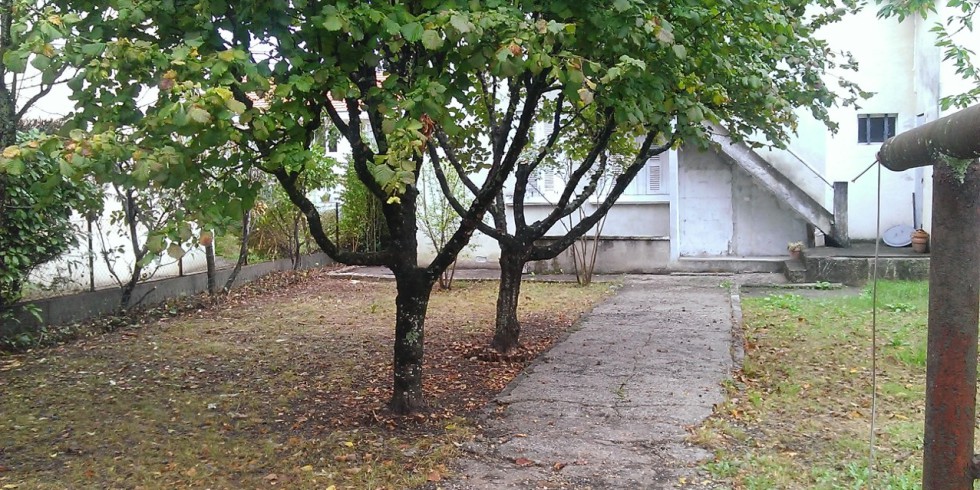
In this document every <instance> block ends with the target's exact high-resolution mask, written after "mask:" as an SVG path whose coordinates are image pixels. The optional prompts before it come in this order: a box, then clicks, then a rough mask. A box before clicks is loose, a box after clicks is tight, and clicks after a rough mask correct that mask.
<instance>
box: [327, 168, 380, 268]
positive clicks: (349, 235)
mask: <svg viewBox="0 0 980 490" xmlns="http://www.w3.org/2000/svg"><path fill="white" fill-rule="evenodd" d="M343 185H344V188H343V191H342V192H341V194H340V200H341V204H340V224H339V228H340V229H339V235H340V237H339V238H340V240H339V242H340V243H338V244H337V246H338V247H341V248H345V249H347V250H353V251H357V252H365V251H374V250H378V249H379V248H381V244H382V243H384V242H385V241H386V240H387V239H388V236H389V234H388V226H387V225H386V224H385V220H384V215H382V213H381V201H380V200H379V199H378V198H377V197H376V196H375V195H374V194H371V191H369V190H368V189H367V187H366V186H365V185H364V183H363V182H361V179H359V178H358V177H357V172H356V171H355V170H354V165H353V163H352V162H348V163H347V167H346V169H345V171H344V175H343Z"/></svg>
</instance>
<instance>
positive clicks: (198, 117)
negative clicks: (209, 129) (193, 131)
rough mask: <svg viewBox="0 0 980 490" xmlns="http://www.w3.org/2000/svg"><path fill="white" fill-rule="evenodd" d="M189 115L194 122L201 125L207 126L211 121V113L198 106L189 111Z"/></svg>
mask: <svg viewBox="0 0 980 490" xmlns="http://www.w3.org/2000/svg"><path fill="white" fill-rule="evenodd" d="M187 115H188V116H189V117H190V118H191V119H193V120H194V121H196V122H198V123H201V124H207V123H208V122H210V121H211V113H209V112H208V111H207V110H205V109H204V108H202V107H201V106H197V105H196V106H193V107H191V108H190V110H188V111H187Z"/></svg>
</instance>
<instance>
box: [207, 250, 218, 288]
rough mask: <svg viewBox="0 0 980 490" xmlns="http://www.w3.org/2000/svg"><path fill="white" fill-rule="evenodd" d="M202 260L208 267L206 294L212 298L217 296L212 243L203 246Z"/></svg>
mask: <svg viewBox="0 0 980 490" xmlns="http://www.w3.org/2000/svg"><path fill="white" fill-rule="evenodd" d="M204 258H205V260H206V261H207V266H208V294H209V295H211V296H214V295H216V294H218V278H217V277H215V274H217V271H216V270H215V265H214V241H212V242H211V243H209V244H207V245H205V246H204Z"/></svg>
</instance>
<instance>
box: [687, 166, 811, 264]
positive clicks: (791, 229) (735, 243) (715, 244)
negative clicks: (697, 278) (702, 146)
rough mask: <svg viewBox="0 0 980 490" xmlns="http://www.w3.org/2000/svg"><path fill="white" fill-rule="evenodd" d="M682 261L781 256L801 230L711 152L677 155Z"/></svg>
mask: <svg viewBox="0 0 980 490" xmlns="http://www.w3.org/2000/svg"><path fill="white" fill-rule="evenodd" d="M679 174H680V175H679V182H678V192H679V194H680V195H679V196H678V201H679V213H680V225H679V228H680V236H679V237H678V240H679V244H678V245H679V248H680V255H681V256H682V257H712V256H731V257H759V256H783V255H786V244H787V243H789V242H795V241H803V240H805V238H806V225H805V224H804V222H803V221H802V220H801V219H800V218H797V217H796V215H795V213H794V212H793V211H792V210H791V209H789V207H788V206H785V205H783V204H782V203H780V202H779V201H778V200H777V199H776V198H775V197H774V196H773V195H772V194H771V193H770V192H769V191H768V190H766V189H764V188H762V187H761V186H760V185H759V184H758V183H756V182H755V181H754V180H753V179H752V178H751V177H750V176H749V175H748V174H746V173H745V172H743V171H742V170H740V169H738V168H737V167H733V166H731V165H729V164H728V163H726V162H725V161H724V160H722V159H721V158H720V157H719V156H718V155H717V154H715V153H713V152H703V151H698V150H694V149H689V148H684V149H682V150H681V151H680V152H679Z"/></svg>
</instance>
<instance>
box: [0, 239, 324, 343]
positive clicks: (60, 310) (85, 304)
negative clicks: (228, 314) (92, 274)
mask: <svg viewBox="0 0 980 490" xmlns="http://www.w3.org/2000/svg"><path fill="white" fill-rule="evenodd" d="M332 263H333V260H332V259H330V257H327V256H326V255H325V254H323V253H318V254H313V255H307V256H304V257H302V259H301V261H300V268H302V269H309V268H312V267H317V266H321V265H327V264H332ZM292 267H293V265H292V262H291V261H290V260H289V259H282V260H276V261H272V262H262V263H260V264H254V265H247V266H245V267H242V270H241V272H239V273H238V279H237V280H236V281H235V286H236V287H237V286H241V285H242V284H245V283H247V282H251V281H254V280H255V279H258V278H260V277H262V276H264V275H266V274H268V273H270V272H275V271H285V270H290V269H292ZM231 271H232V269H222V270H219V271H217V284H218V286H219V287H220V286H223V285H224V283H225V281H227V280H228V276H230V275H231ZM207 288H208V277H207V273H205V272H200V273H196V274H189V275H186V276H183V277H172V278H166V279H159V280H156V281H147V282H144V283H141V284H139V285H137V286H136V290H135V291H133V301H139V300H140V298H143V301H142V302H141V303H140V305H142V306H145V305H154V304H158V303H162V302H164V301H166V300H168V299H172V298H177V297H181V296H190V295H194V294H198V293H201V292H204V291H207ZM121 298H122V292H121V291H120V290H119V288H110V289H100V290H98V291H92V292H85V293H77V294H72V295H69V296H58V297H55V298H45V299H41V300H37V301H31V302H25V303H22V304H21V305H18V306H19V309H18V310H17V311H15V318H16V320H17V321H16V322H15V323H13V324H10V325H0V337H6V336H10V335H16V334H18V333H20V332H24V331H27V330H31V329H34V328H37V327H39V326H41V325H63V324H67V323H73V322H79V321H83V320H86V319H89V318H93V317H96V316H99V315H105V314H109V313H113V312H115V311H116V310H118V308H119V301H120V300H121ZM29 304H33V305H34V306H36V307H37V308H38V309H39V310H40V316H41V321H38V319H37V318H36V317H35V316H34V315H32V314H31V313H30V312H28V311H27V310H26V306H27V305H29ZM15 308H17V307H15Z"/></svg>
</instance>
